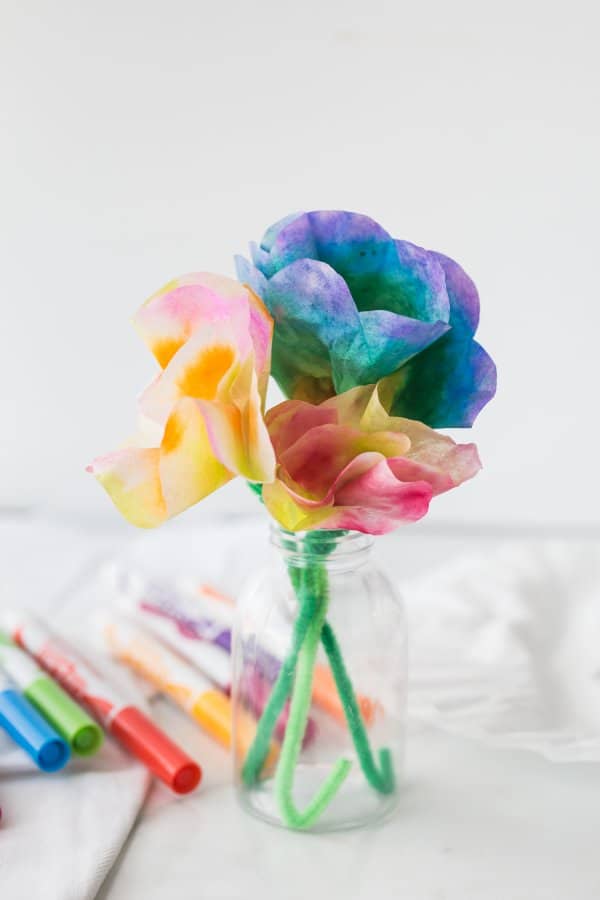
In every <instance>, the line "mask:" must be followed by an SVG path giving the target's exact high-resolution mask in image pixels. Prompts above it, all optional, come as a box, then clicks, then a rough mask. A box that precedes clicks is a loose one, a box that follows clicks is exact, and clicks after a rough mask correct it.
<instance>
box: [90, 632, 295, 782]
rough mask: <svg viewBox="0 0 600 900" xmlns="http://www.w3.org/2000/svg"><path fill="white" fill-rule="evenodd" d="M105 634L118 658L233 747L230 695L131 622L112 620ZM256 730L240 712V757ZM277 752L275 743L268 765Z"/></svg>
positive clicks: (238, 737) (112, 651) (254, 724)
mask: <svg viewBox="0 0 600 900" xmlns="http://www.w3.org/2000/svg"><path fill="white" fill-rule="evenodd" d="M102 631H103V634H104V638H105V640H106V643H107V645H108V647H109V649H110V651H111V653H112V655H113V656H114V657H115V658H116V659H118V660H120V661H121V662H123V663H125V664H126V665H128V666H129V667H130V668H132V669H133V670H134V671H136V672H137V673H138V674H140V675H141V676H142V677H143V678H145V679H146V680H147V681H149V682H150V683H151V684H153V685H154V686H155V687H156V688H158V690H159V691H161V692H162V693H164V694H166V695H167V696H169V697H171V698H172V699H173V700H174V701H175V703H177V705H178V706H180V707H181V708H182V709H183V710H185V712H187V713H188V715H190V716H191V717H192V718H193V719H194V720H195V721H196V722H198V724H199V725H201V727H202V728H203V729H204V730H205V731H206V732H207V733H208V734H210V735H211V737H213V738H215V740H217V741H219V743H221V744H223V746H225V747H231V743H232V732H233V728H232V704H231V700H230V699H229V697H228V696H227V695H226V694H224V693H223V692H222V691H220V690H218V689H217V688H214V687H213V686H212V685H211V684H210V682H209V681H208V680H207V679H206V678H205V677H204V676H203V675H201V674H200V672H198V671H197V670H196V669H195V668H193V666H190V665H189V664H188V663H186V662H185V661H184V660H182V659H180V658H179V657H178V656H176V655H175V654H174V653H172V652H171V651H170V650H169V649H168V648H167V647H165V646H163V645H162V644H161V643H160V642H159V641H157V640H156V639H155V638H153V637H152V636H150V635H148V634H146V633H145V632H144V631H142V630H141V629H139V628H136V627H135V625H132V624H131V623H130V622H128V621H127V620H124V619H121V618H114V619H110V621H107V622H106V623H105V624H104V625H103V628H102ZM255 730H256V722H255V720H254V719H253V718H252V716H250V715H248V714H242V715H240V714H239V713H238V716H237V720H236V740H237V741H238V742H239V750H240V755H245V754H246V752H247V750H248V749H249V747H250V745H251V743H252V741H253V739H254V732H255ZM277 752H278V749H277V745H276V744H273V745H272V747H271V753H270V755H269V757H268V758H267V760H266V763H265V765H270V764H271V763H272V762H273V760H274V759H275V757H276V756H277Z"/></svg>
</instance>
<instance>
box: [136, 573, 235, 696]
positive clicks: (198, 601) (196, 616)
mask: <svg viewBox="0 0 600 900" xmlns="http://www.w3.org/2000/svg"><path fill="white" fill-rule="evenodd" d="M118 588H119V590H120V602H119V609H120V611H121V612H124V613H126V614H127V616H128V617H131V618H132V619H134V620H135V621H136V622H137V623H139V624H140V625H141V626H142V627H143V628H145V629H147V630H149V631H151V632H152V634H153V635H155V636H156V637H158V638H159V639H160V640H161V641H162V642H163V643H165V644H167V645H168V646H169V647H170V648H171V649H172V650H175V652H176V653H179V654H180V655H181V656H183V657H184V658H185V659H186V660H188V662H190V663H192V665H194V666H197V668H199V669H200V671H201V672H203V673H204V674H205V675H206V676H207V677H208V678H210V680H211V681H213V682H214V683H215V684H216V685H218V687H220V688H221V690H222V691H224V692H225V693H226V694H229V693H230V692H231V657H230V653H231V625H232V611H231V609H230V608H229V607H228V606H227V604H226V603H225V602H224V601H222V600H216V599H215V595H214V592H212V591H211V589H210V588H208V587H206V586H204V585H203V586H202V587H201V588H200V590H199V591H198V593H197V594H194V596H193V597H188V596H186V595H185V594H183V593H181V592H179V591H177V590H176V589H175V590H173V589H172V588H171V587H170V586H166V585H163V584H161V583H160V582H157V581H148V582H146V583H144V582H141V581H140V579H138V578H136V577H135V576H134V577H129V578H127V577H121V578H120V579H119V582H118ZM213 606H216V610H213Z"/></svg>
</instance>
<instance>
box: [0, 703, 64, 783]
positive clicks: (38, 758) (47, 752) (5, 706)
mask: <svg viewBox="0 0 600 900" xmlns="http://www.w3.org/2000/svg"><path fill="white" fill-rule="evenodd" d="M0 726H2V727H3V728H4V730H5V731H6V732H7V733H8V734H9V735H10V736H11V738H12V739H13V741H15V743H17V744H18V745H19V747H22V748H23V750H25V752H26V753H28V754H29V756H30V757H31V758H32V759H33V761H34V762H35V763H36V765H37V766H39V768H40V769H42V771H43V772H57V771H58V769H62V768H63V767H64V766H66V764H67V763H68V761H69V757H70V756H71V751H70V749H69V745H68V744H67V742H66V741H64V740H63V739H62V738H61V737H60V736H59V735H58V734H57V733H56V731H54V729H53V728H52V727H51V726H50V725H48V723H47V722H46V720H45V719H44V718H43V716H41V715H40V714H39V712H38V711H37V709H36V708H35V707H34V706H33V705H32V704H31V703H30V702H29V700H27V698H26V697H24V696H23V695H22V694H19V692H18V691H15V690H13V689H12V688H9V689H8V690H3V691H0Z"/></svg>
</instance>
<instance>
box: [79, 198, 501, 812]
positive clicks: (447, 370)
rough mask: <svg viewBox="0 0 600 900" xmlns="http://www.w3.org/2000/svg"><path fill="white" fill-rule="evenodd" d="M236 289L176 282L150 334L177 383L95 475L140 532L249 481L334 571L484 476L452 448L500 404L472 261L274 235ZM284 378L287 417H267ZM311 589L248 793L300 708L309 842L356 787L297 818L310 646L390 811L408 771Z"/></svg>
mask: <svg viewBox="0 0 600 900" xmlns="http://www.w3.org/2000/svg"><path fill="white" fill-rule="evenodd" d="M237 273H238V278H239V281H234V280H231V279H230V278H226V277H223V276H219V275H212V274H207V273H194V274H191V275H186V276H183V277H181V278H177V279H175V280H174V281H171V282H169V283H168V284H167V285H165V287H163V288H162V289H161V290H160V291H158V293H156V294H154V296H152V297H151V298H150V299H149V300H148V301H147V302H146V303H145V304H144V306H142V308H141V309H140V310H139V312H138V313H137V315H136V317H135V320H134V322H135V326H136V328H137V330H138V331H139V333H140V334H141V336H142V338H143V340H144V341H145V342H146V343H147V345H148V347H149V348H150V350H151V351H152V353H153V354H154V356H155V358H156V360H157V362H158V364H159V366H160V371H159V373H158V375H157V377H156V378H155V379H154V381H153V382H152V383H151V384H150V386H149V387H148V388H147V389H146V390H145V391H144V392H143V394H142V395H141V398H140V400H139V429H138V434H137V436H136V438H135V440H133V441H131V442H130V443H129V444H128V445H127V446H125V447H123V448H121V449H119V450H116V451H115V452H112V453H109V454H108V455H105V456H102V457H100V458H99V459H97V460H95V461H94V462H93V463H92V465H91V466H90V467H89V468H90V471H92V472H93V474H94V475H95V476H96V477H97V479H98V480H99V481H100V483H101V484H102V485H103V487H104V488H105V489H106V491H107V492H108V493H109V495H110V497H111V498H112V500H113V502H114V504H115V506H116V507H117V508H118V509H119V511H120V512H121V513H122V514H123V515H124V516H125V518H127V519H128V520H129V521H130V522H132V523H133V524H135V525H138V526H141V527H146V528H147V527H154V526H157V525H160V524H161V523H162V522H164V521H165V520H167V519H169V518H170V517H172V516H175V515H177V514H178V513H180V512H182V511H183V510H185V509H186V508H187V507H189V506H192V505H193V504H195V503H197V502H198V501H199V500H201V499H202V498H203V497H206V496H207V495H208V494H210V493H211V492H212V491H214V490H216V489H217V488H219V487H221V486H222V485H224V484H226V483H227V482H228V481H230V480H231V479H232V478H234V477H235V476H241V477H242V478H244V479H246V480H247V481H248V482H249V483H250V484H251V486H252V487H253V488H254V489H255V490H256V492H257V493H258V494H259V495H260V497H261V499H262V501H263V503H264V506H265V508H266V510H267V511H268V513H269V514H270V516H271V517H272V518H273V519H274V520H275V521H276V522H277V523H279V525H280V526H282V527H283V528H284V529H286V530H287V531H289V532H294V533H301V534H302V535H304V536H305V538H306V540H307V541H309V542H310V541H312V542H313V544H314V542H315V541H317V542H320V544H319V546H320V547H321V550H322V552H324V553H326V552H327V550H326V546H327V542H328V541H329V540H331V535H332V534H335V533H337V532H340V531H353V532H363V533H366V534H373V535H378V534H384V533H386V532H389V531H391V530H392V529H395V528H397V527H398V526H400V525H402V524H404V523H407V522H414V521H416V520H418V519H420V518H422V517H423V516H424V515H425V514H426V512H427V510H428V507H429V503H430V500H431V499H432V497H433V496H435V495H437V494H440V493H442V492H444V491H448V490H450V489H451V488H454V487H456V486H458V485H459V484H461V483H462V482H463V481H465V480H466V479H469V478H471V477H473V476H474V475H475V474H476V472H477V471H478V470H479V468H480V462H479V458H478V455H477V450H476V447H475V445H474V444H457V443H455V442H454V441H453V440H452V439H451V438H450V437H448V436H446V435H443V434H440V433H439V432H438V431H436V430H434V429H437V428H447V427H469V426H471V425H472V423H473V421H474V419H475V417H476V416H477V414H478V413H479V411H480V410H481V409H482V407H483V406H484V405H485V404H486V403H487V402H488V401H489V400H490V399H491V397H492V396H493V395H494V392H495V387H496V373H495V367H494V364H493V362H492V360H491V359H490V357H489V356H488V354H487V353H486V352H485V350H484V349H483V348H482V347H481V346H480V345H479V344H478V343H477V342H476V341H475V340H474V334H475V331H476V328H477V325H478V318H479V298H478V294H477V290H476V288H475V286H474V284H473V282H472V281H471V279H470V278H469V277H468V275H466V274H465V272H464V271H463V270H462V268H461V267H460V266H459V265H458V264H457V263H456V262H454V261H453V260H451V259H449V258H448V257H446V256H443V255H442V254H440V253H436V252H432V251H428V250H424V249H422V248H421V247H418V246H416V245H414V244H411V243H409V242H408V241H404V240H394V239H393V238H392V237H391V236H390V235H389V234H388V233H387V232H386V231H385V230H384V229H383V228H382V227H381V226H379V225H378V224H377V223H376V222H374V221H373V220H372V219H370V218H368V217H367V216H364V215H358V214H355V213H350V212H339V211H318V212H309V213H298V214H294V215H290V216H287V217H286V218H285V219H283V220H281V221H280V222H278V223H277V224H275V225H273V226H272V227H271V228H269V229H268V230H267V232H266V233H265V235H264V237H263V239H262V241H261V243H260V244H259V245H255V244H252V245H251V261H248V260H246V259H244V258H238V259H237ZM270 375H273V377H274V378H275V380H276V381H277V383H278V384H279V386H280V388H281V389H282V391H283V393H284V395H285V396H286V397H287V399H286V400H284V401H283V402H282V403H280V404H278V405H277V406H275V407H273V408H272V409H269V410H267V411H265V402H266V392H267V383H268V380H269V377H270ZM323 548H325V549H324V550H323ZM290 575H291V576H292V573H290ZM319 578H321V579H322V573H321V574H320V575H319ZM292 583H293V587H294V590H295V593H296V596H297V599H298V616H297V620H296V623H295V627H294V631H293V636H292V645H291V646H290V647H289V648H288V655H287V657H286V659H285V661H284V663H283V665H282V666H281V669H280V671H279V674H278V677H277V679H276V680H275V682H274V684H273V686H272V690H271V693H270V697H269V699H268V702H267V704H266V706H265V708H264V711H263V713H262V717H261V719H260V721H259V723H258V727H257V731H256V736H255V739H254V742H253V744H252V746H251V748H250V750H249V752H248V754H247V758H246V762H245V764H244V768H243V778H244V779H245V780H246V781H247V782H248V783H252V782H253V781H255V780H256V779H258V778H259V775H260V771H261V767H262V766H263V764H264V761H265V758H266V756H267V754H268V752H269V746H270V741H271V738H272V734H273V730H274V728H275V724H276V721H277V719H278V716H279V714H280V713H281V711H282V709H283V707H284V705H285V703H286V702H287V700H288V698H289V696H290V695H292V706H291V710H290V717H289V721H288V725H287V729H286V734H285V737H284V740H283V745H282V748H281V752H280V754H279V758H278V762H277V766H278V774H277V779H278V783H279V784H280V801H281V808H282V816H283V818H284V820H285V821H286V822H287V824H290V825H292V826H295V827H305V826H307V825H308V824H311V823H313V822H314V821H316V819H317V818H318V816H319V815H320V814H321V812H322V811H323V809H324V808H325V807H326V806H327V804H328V803H329V802H330V800H331V798H332V796H333V795H334V794H335V793H336V791H337V790H338V789H339V786H340V784H341V782H342V781H343V780H344V778H345V776H346V774H347V771H346V770H347V766H346V765H344V762H345V761H342V762H341V763H340V764H339V765H338V766H336V767H335V769H334V771H333V772H332V773H331V776H330V778H329V779H328V780H327V782H326V784H324V785H323V787H322V789H321V791H320V792H319V795H318V796H317V797H316V798H315V800H314V802H313V803H312V804H311V805H310V810H308V811H305V813H304V814H303V813H300V812H299V811H298V810H296V809H295V807H294V805H293V803H292V802H291V798H290V796H289V792H290V790H291V787H290V785H291V777H290V770H291V769H292V768H293V765H294V761H295V756H296V752H297V744H298V740H299V737H298V736H300V739H301V736H302V732H303V729H304V727H305V725H306V716H307V709H308V706H307V701H306V698H307V697H308V698H310V692H311V678H310V671H309V672H308V677H304V678H303V679H299V678H298V677H296V674H297V666H298V665H299V660H300V659H302V658H303V657H302V654H303V653H304V655H305V656H306V655H307V653H308V651H307V642H308V643H310V642H312V644H316V645H318V643H319V641H322V642H323V644H324V646H326V649H327V646H328V647H329V650H328V656H329V659H330V663H331V669H332V673H333V675H334V677H335V681H336V684H337V688H338V691H339V694H340V698H341V701H342V704H343V705H344V708H345V710H346V712H347V715H348V723H349V727H350V730H351V731H352V734H353V737H354V743H355V746H356V751H357V754H358V757H359V759H360V763H361V766H362V768H363V771H364V772H365V775H366V776H367V778H368V779H369V781H370V782H371V784H372V785H373V786H374V787H375V789H377V790H380V791H382V792H386V791H389V790H391V789H392V787H393V771H392V770H391V763H390V761H389V756H387V755H386V752H385V749H384V751H382V753H381V754H380V766H379V768H377V766H376V765H375V762H374V759H373V755H372V753H371V750H370V747H369V743H368V739H367V734H366V730H365V724H364V722H363V721H362V719H361V716H360V713H357V709H358V707H357V701H356V695H355V693H354V690H353V686H352V684H351V682H350V680H349V678H348V676H347V672H345V670H344V664H343V659H342V657H341V651H340V648H339V646H338V645H337V643H336V641H335V635H334V634H333V632H332V631H331V629H330V628H328V623H327V608H326V606H327V600H326V597H327V591H326V589H324V588H323V585H322V583H321V586H320V587H319V584H320V582H319V580H318V579H315V573H314V572H312V573H310V572H309V573H307V574H306V577H299V576H298V575H297V573H296V574H295V575H294V576H293V577H292ZM312 644H311V647H312ZM309 649H310V648H309ZM329 651H331V652H329ZM311 652H312V664H313V667H314V658H315V657H314V647H313V648H312V650H311ZM308 655H309V656H310V653H309V654H308ZM304 665H305V668H306V659H304ZM308 668H309V670H310V666H309V667H308ZM300 682H302V683H300ZM300 695H302V696H300Z"/></svg>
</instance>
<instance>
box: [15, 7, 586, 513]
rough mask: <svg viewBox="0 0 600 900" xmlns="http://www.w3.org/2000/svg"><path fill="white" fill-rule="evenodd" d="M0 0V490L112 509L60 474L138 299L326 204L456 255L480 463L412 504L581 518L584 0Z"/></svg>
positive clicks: (108, 382) (75, 451)
mask: <svg viewBox="0 0 600 900" xmlns="http://www.w3.org/2000/svg"><path fill="white" fill-rule="evenodd" d="M0 10H1V13H0V18H1V23H0V67H1V70H2V71H1V72H0V91H1V92H2V98H1V100H2V102H1V104H0V116H1V129H2V133H1V140H0V179H1V197H0V227H1V243H0V252H1V255H2V260H1V274H2V282H1V283H2V291H1V294H0V308H1V323H0V397H1V407H0V409H1V415H2V423H1V426H0V427H1V433H0V504H4V505H5V506H8V505H15V506H26V505H29V504H38V505H46V506H52V507H62V508H63V509H65V510H66V511H71V510H74V509H76V510H78V511H79V512H85V513H86V514H88V515H99V516H104V515H110V514H111V513H110V510H109V506H108V501H107V499H106V498H105V497H104V495H103V494H102V492H101V491H100V489H99V488H97V487H96V485H95V484H94V483H93V481H92V479H91V478H90V477H89V476H86V475H85V474H84V472H83V468H84V465H85V463H86V462H87V461H88V460H89V459H90V458H91V457H93V456H95V455H97V454H98V453H100V452H103V451H106V450H109V449H112V448H113V447H114V446H116V445H117V444H119V443H120V442H121V440H122V439H123V438H124V437H126V436H127V434H128V433H129V432H130V430H131V427H132V425H133V421H134V397H135V395H136V393H137V392H138V391H139V390H140V389H141V388H142V387H143V386H144V384H145V382H146V381H147V380H149V378H150V377H151V375H152V374H153V371H154V368H153V364H152V360H151V358H150V356H149V354H148V353H147V351H146V350H145V348H144V347H143V345H142V344H141V342H140V341H139V340H138V338H137V337H136V336H135V334H134V332H133V330H132V329H131V327H130V326H129V324H128V320H129V318H130V316H131V315H132V313H133V312H134V311H135V309H136V308H137V307H138V306H139V305H140V303H141V302H142V301H143V300H144V299H145V298H146V297H147V296H148V295H149V294H150V293H152V292H153V291H154V290H155V289H157V288H158V287H160V286H161V285H162V284H163V283H164V282H165V281H167V280H168V279H170V278H171V277H173V276H175V275H178V274H181V273H184V272H188V271H193V270H198V269H206V270H212V271H218V272H223V273H225V274H233V265H232V259H231V257H232V254H233V253H234V252H241V251H244V249H245V246H246V244H247V241H248V240H249V239H256V238H259V237H260V235H261V233H262V231H263V230H264V228H265V227H266V226H267V225H269V224H270V223H271V222H272V221H274V220H276V219H278V218H279V217H281V216H283V215H284V214H286V213H288V212H290V211H292V210H296V209H302V208H304V209H311V208H346V209H353V210H357V211H361V212H366V213H368V214H370V215H371V216H373V217H374V218H376V219H377V220H378V221H380V222H381V224H382V225H384V227H386V228H387V229H388V230H389V231H391V232H392V233H393V234H394V235H395V236H397V237H402V238H407V239H410V240H412V241H414V242H416V243H420V244H422V245H424V246H427V247H431V248H435V249H438V250H441V251H444V252H446V253H448V254H449V255H451V256H454V257H456V258H457V259H458V260H459V261H460V262H461V263H462V264H463V265H464V266H465V268H467V270H468V271H469V272H470V273H471V274H472V276H473V277H474V279H475V281H476V282H477V284H478V286H479V289H480V293H481V296H482V303H483V311H482V324H481V328H480V339H481V341H482V343H484V345H485V346H486V347H487V348H488V349H489V351H490V352H491V353H492V355H493V356H494V357H495V359H496V361H497V363H498V367H499V375H500V378H499V392H498V396H497V399H496V400H495V401H494V402H493V403H492V404H490V405H489V407H487V408H486V409H485V410H484V412H483V413H482V414H481V416H480V418H479V419H478V421H477V423H476V426H475V428H474V429H473V431H472V434H466V435H465V439H471V438H472V439H475V440H476V441H477V442H478V443H479V445H480V451H481V455H482V457H483V460H484V464H485V472H484V473H483V474H482V475H480V476H479V477H478V478H477V479H476V480H475V481H474V482H472V483H470V484H469V485H466V486H465V487H464V488H462V489H461V490H460V491H457V492H455V494H454V495H453V496H447V497H444V498H440V500H439V501H438V502H437V507H436V508H435V509H434V512H433V516H435V520H436V521H438V522H440V523H452V522H458V521H463V522H466V523H470V524H471V525H473V524H476V523H479V522H487V523H500V524H506V525H508V526H516V525H520V524H523V523H524V524H533V525H550V526H552V525H562V526H564V525H577V524H580V525H585V524H586V523H587V524H588V525H589V524H593V523H597V522H598V519H599V517H598V499H599V497H600V490H599V488H600V485H599V477H598V474H597V473H598V443H599V438H600V431H599V428H598V424H597V419H598V382H599V378H598V340H599V335H600V313H599V304H600V298H599V291H598V280H599V278H598V208H599V205H600V185H599V177H598V165H599V159H600V139H599V138H600V127H599V126H600V96H599V94H600V88H599V85H600V64H599V54H598V43H597V42H598V18H597V14H596V12H595V10H596V4H595V3H593V2H592V0H590V2H581V0H575V2H570V3H569V4H568V5H566V4H564V3H560V4H558V3H553V2H552V0H546V2H544V3H541V2H540V3H537V2H532V0H526V2H523V0H519V2H512V0H507V2H503V3H501V4H498V3H497V4H487V3H482V2H480V0H479V2H476V0H473V2H466V0H454V2H452V3H447V2H438V3H428V2H419V3H414V2H413V3H410V4H409V3H402V2H398V0H395V2H389V3H385V2H382V0H369V2H368V3H364V2H356V0H335V2H330V3H325V2H323V0H321V2H315V0H302V2H296V3H290V2H284V0H279V2H275V0H269V2H263V3H248V2H240V3H232V2H220V3H216V2H210V3H209V2H206V0H193V2H191V0H190V2H181V0H179V2H177V0H171V2H152V0H145V2H130V0H129V2H128V0H125V2H124V0H119V2H114V0H108V2H103V3H91V2H65V0H55V2H42V0H30V2H26V0H24V2H16V0H13V2H10V0H3V2H2V3H1V5H0ZM241 498H243V502H244V503H245V504H247V505H248V506H250V505H251V504H252V502H253V501H252V498H250V497H249V496H246V493H245V492H244V490H243V488H242V486H241V485H240V486H239V487H238V488H237V489H236V488H235V487H233V486H229V487H228V488H226V489H224V491H222V492H221V493H220V494H219V495H217V496H216V497H215V498H213V499H211V501H209V504H210V505H209V509H211V508H212V509H225V508H232V507H235V506H236V505H237V504H238V503H240V502H242V500H241ZM196 514H197V513H196V512H194V511H192V512H191V513H188V514H186V515H188V516H191V517H193V516H194V515H196Z"/></svg>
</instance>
